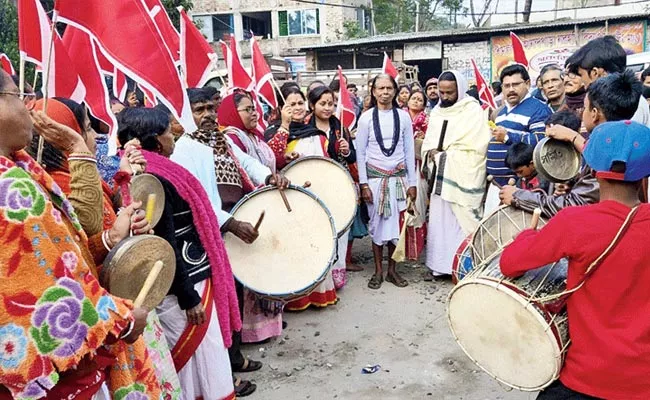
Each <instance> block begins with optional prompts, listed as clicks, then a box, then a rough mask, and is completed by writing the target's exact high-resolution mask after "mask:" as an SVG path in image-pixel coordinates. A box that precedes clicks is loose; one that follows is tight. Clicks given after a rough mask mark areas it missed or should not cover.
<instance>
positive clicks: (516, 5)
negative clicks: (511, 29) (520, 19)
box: [515, 0, 519, 24]
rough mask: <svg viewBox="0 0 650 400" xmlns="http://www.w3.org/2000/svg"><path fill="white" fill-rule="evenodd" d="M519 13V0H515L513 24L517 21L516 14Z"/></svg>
mask: <svg viewBox="0 0 650 400" xmlns="http://www.w3.org/2000/svg"><path fill="white" fill-rule="evenodd" d="M518 13H519V0H515V24H516V23H517V14H518Z"/></svg>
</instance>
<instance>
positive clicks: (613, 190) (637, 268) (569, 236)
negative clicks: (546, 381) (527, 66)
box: [500, 121, 650, 400]
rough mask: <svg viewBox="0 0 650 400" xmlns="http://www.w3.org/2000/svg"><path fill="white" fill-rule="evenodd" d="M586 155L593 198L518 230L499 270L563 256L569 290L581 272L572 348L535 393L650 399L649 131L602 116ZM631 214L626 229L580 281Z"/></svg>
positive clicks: (517, 270)
mask: <svg viewBox="0 0 650 400" xmlns="http://www.w3.org/2000/svg"><path fill="white" fill-rule="evenodd" d="M583 155H584V158H585V161H586V163H587V164H588V165H589V166H590V167H591V168H592V169H593V170H594V171H595V175H596V178H597V179H598V183H599V184H600V203H598V204H594V205H587V206H580V207H567V208H565V209H563V210H561V211H560V212H558V214H557V215H556V216H555V217H553V218H552V219H551V220H550V221H549V223H548V224H547V225H546V226H545V227H544V228H543V229H541V230H540V231H536V230H526V231H523V232H522V233H521V234H520V235H519V236H518V237H517V239H516V240H515V241H514V242H513V243H512V244H511V245H510V246H508V247H507V248H506V249H505V250H504V252H503V255H502V257H501V263H500V265H501V271H502V272H503V274H504V275H507V276H510V277H514V276H519V275H521V274H523V273H524V272H525V271H527V270H531V269H535V268H537V267H539V266H542V265H546V264H549V263H551V262H553V261H557V260H559V259H560V258H567V259H568V260H569V270H568V278H567V288H568V289H571V288H575V287H577V286H578V285H579V284H580V283H581V282H582V281H583V279H584V285H583V286H582V287H580V288H579V289H578V290H577V291H575V292H574V293H573V294H572V295H571V296H570V297H569V299H568V302H567V311H568V318H569V334H570V337H571V345H570V346H569V349H568V352H567V354H566V360H565V362H564V366H563V368H562V371H561V373H560V379H559V380H557V381H555V382H554V383H553V384H551V386H549V387H548V388H546V389H545V390H544V391H542V392H541V393H540V395H539V396H538V397H537V398H538V399H543V400H550V399H553V400H556V399H558V400H559V399H567V400H568V399H571V400H579V399H594V398H606V399H621V400H623V399H625V400H635V399H639V400H641V399H644V400H645V399H650V318H648V316H649V315H650V290H648V287H649V286H650V247H649V246H647V244H646V242H647V237H648V233H649V232H650V204H640V201H639V196H638V193H639V190H640V188H641V180H642V179H643V178H645V177H647V176H649V175H650V129H648V128H646V127H645V126H643V125H641V124H639V123H636V122H631V121H617V122H605V123H603V124H600V125H599V126H597V127H596V128H595V129H594V130H593V132H592V134H591V137H590V138H589V141H588V142H587V145H586V147H585V149H584V153H583ZM634 208H636V214H632V210H633V209H634ZM628 216H631V218H630V221H631V222H630V223H629V225H628V227H627V230H625V231H623V233H622V235H621V236H620V240H619V241H618V243H617V244H616V245H615V246H614V247H613V248H612V249H611V251H610V252H609V254H607V255H606V257H605V258H604V259H603V261H602V263H600V264H599V265H597V266H596V267H595V269H593V270H592V273H591V274H590V275H587V276H586V279H585V273H586V271H587V269H588V268H589V267H590V265H591V264H592V263H593V262H594V261H595V260H596V259H597V258H599V256H601V254H603V252H604V251H605V249H606V248H607V247H608V246H609V245H610V244H611V243H612V242H613V239H614V237H615V236H616V235H617V233H618V232H619V230H620V229H621V227H622V226H623V225H624V221H625V220H626V218H628ZM531 249H535V251H534V252H531V251H530V250H531Z"/></svg>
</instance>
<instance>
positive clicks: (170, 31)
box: [143, 0, 181, 62]
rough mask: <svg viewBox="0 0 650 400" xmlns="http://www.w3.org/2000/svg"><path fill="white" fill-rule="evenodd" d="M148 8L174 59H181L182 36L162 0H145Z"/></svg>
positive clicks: (176, 60) (177, 60)
mask: <svg viewBox="0 0 650 400" xmlns="http://www.w3.org/2000/svg"><path fill="white" fill-rule="evenodd" d="M143 1H144V4H145V6H146V7H147V10H148V11H149V16H150V17H151V19H153V22H154V23H155V24H156V26H157V27H158V31H159V32H160V35H161V36H162V38H163V40H164V41H165V44H166V45H167V48H168V49H169V52H170V53H171V55H172V59H173V60H174V61H175V62H179V61H180V59H181V58H180V57H181V55H180V46H181V45H180V36H179V35H178V31H176V28H174V25H173V24H172V20H171V19H169V15H167V11H166V10H165V7H163V5H162V3H161V2H160V0H143Z"/></svg>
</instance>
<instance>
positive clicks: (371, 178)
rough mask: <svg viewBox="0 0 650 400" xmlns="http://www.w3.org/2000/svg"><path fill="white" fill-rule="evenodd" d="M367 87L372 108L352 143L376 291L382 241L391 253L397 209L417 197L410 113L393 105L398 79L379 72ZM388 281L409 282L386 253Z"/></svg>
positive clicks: (397, 233) (372, 284) (379, 281)
mask: <svg viewBox="0 0 650 400" xmlns="http://www.w3.org/2000/svg"><path fill="white" fill-rule="evenodd" d="M371 87H372V100H371V108H370V110H368V111H366V112H365V113H363V114H362V115H361V117H360V118H359V125H358V129H357V136H356V139H355V140H356V142H355V144H356V146H357V163H358V166H359V183H360V187H361V196H362V198H363V201H364V202H366V204H367V205H368V214H369V215H370V222H369V224H368V230H369V232H370V237H371V238H372V251H373V255H374V258H375V274H374V275H373V276H372V278H371V279H370V282H368V287H369V288H371V289H379V287H381V284H382V282H383V280H384V277H383V271H382V258H383V251H384V245H388V253H389V256H390V255H392V254H393V252H394V251H395V246H396V244H397V242H398V240H399V236H400V226H399V219H400V213H401V212H403V211H404V210H406V206H407V202H406V199H407V197H408V198H410V200H411V201H412V202H415V200H416V196H417V189H416V185H417V171H416V170H415V151H414V139H413V129H412V127H411V117H409V115H408V113H407V112H406V111H403V110H401V109H399V107H398V105H397V102H396V100H395V96H396V94H397V83H396V82H395V80H394V79H393V78H392V77H390V76H389V75H386V74H381V75H377V76H376V77H375V79H373V81H372V85H371ZM407 185H408V186H407ZM407 188H408V189H407ZM386 280H387V281H388V282H392V283H393V284H394V285H395V286H398V287H404V286H407V285H408V283H407V282H406V280H404V279H403V278H402V277H401V276H399V275H398V274H397V272H396V271H395V261H394V260H392V259H391V258H390V257H389V259H388V271H387V274H386Z"/></svg>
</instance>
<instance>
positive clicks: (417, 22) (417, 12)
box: [415, 0, 420, 32]
mask: <svg viewBox="0 0 650 400" xmlns="http://www.w3.org/2000/svg"><path fill="white" fill-rule="evenodd" d="M415 31H416V32H419V31H420V0H417V1H416V2H415Z"/></svg>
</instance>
